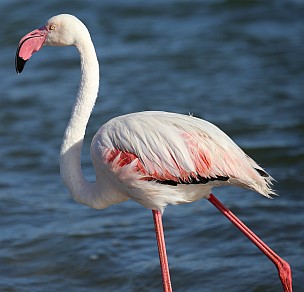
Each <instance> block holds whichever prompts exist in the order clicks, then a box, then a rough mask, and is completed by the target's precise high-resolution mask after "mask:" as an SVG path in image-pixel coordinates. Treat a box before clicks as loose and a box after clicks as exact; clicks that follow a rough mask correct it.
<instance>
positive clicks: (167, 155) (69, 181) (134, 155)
mask: <svg viewBox="0 0 304 292" xmlns="http://www.w3.org/2000/svg"><path fill="white" fill-rule="evenodd" d="M44 45H48V46H75V47H76V48H77V49H78V51H79V54H80V59H81V82H80V86H79V90H78V94H77V97H76V101H75V104H74V106H73V109H72V112H71V117H70V120H69V122H68V125H67V127H66V130H65V133H64V137H63V141H62V145H61V150H60V173H61V177H62V179H63V182H64V183H65V185H66V187H67V188H68V190H69V192H70V194H71V195H72V197H73V198H74V199H75V200H76V201H77V202H79V203H82V204H85V205H87V206H90V207H92V208H96V209H103V208H106V207H108V206H110V205H113V204H116V203H120V202H123V201H126V200H128V199H133V200H134V201H136V202H138V203H139V204H141V205H143V206H144V207H146V208H148V209H151V210H152V213H153V219H154V225H155V232H156V239H157V244H158V251H159V258H160V267H161V274H162V281H163V289H164V291H165V292H168V291H172V286H171V279H170V273H169V266H168V259H167V254H166V247H165V239H164V232H163V225H162V214H163V212H164V209H165V207H166V205H168V204H171V205H177V204H184V203H190V202H193V201H197V200H200V199H202V198H205V199H207V200H209V202H211V203H212V204H213V205H214V206H215V207H216V208H218V209H219V210H220V211H221V212H222V213H223V214H224V215H225V216H226V217H227V218H228V219H229V220H230V221H231V222H232V223H233V224H235V226H236V227H238V228H239V229H240V230H241V231H242V232H243V233H244V235H246V236H247V237H248V238H249V239H250V240H251V241H252V242H253V243H254V244H255V245H256V246H257V247H258V248H259V249H260V250H261V251H262V252H263V253H264V254H265V255H266V256H267V257H268V258H269V259H270V260H271V261H272V262H273V263H274V264H275V265H276V267H277V269H278V274H279V277H280V280H281V282H282V285H283V288H284V291H285V292H287V291H288V292H291V291H292V277H291V268H290V266H289V264H288V263H287V262H286V261H284V260H283V259H282V258H280V257H279V256H278V255H277V254H276V253H275V252H273V251H272V250H271V249H270V248H269V247H268V246H267V245H266V244H265V243H264V242H263V241H262V240H261V239H259V238H258V237H257V236H256V235H255V234H254V233H253V232H252V231H251V230H250V229H249V228H248V227H246V226H245V225H244V224H243V223H242V222H241V221H240V220H239V219H238V218H237V217H236V216H235V215H234V214H233V213H232V212H231V211H230V210H229V209H227V208H226V207H225V206H224V205H223V204H222V203H221V202H220V201H219V200H218V199H217V198H216V197H215V196H214V195H213V194H212V192H211V190H212V188H213V187H217V186H224V185H236V186H241V187H245V188H248V189H251V190H254V191H256V192H258V193H260V194H262V195H263V196H265V197H268V198H270V197H271V196H272V195H275V192H274V191H273V190H272V188H271V186H272V180H273V179H272V177H271V176H270V175H269V174H268V173H267V172H266V171H265V170H264V169H263V168H261V167H260V166H259V165H258V164H257V163H256V162H255V161H254V160H253V159H251V158H250V157H249V156H247V155H246V154H245V153H244V152H243V151H242V150H241V149H240V148H239V147H238V146H237V145H236V144H235V143H234V142H233V141H232V140H231V139H230V138H229V137H228V136H227V135H226V134H225V133H224V132H222V131H221V130H220V129H219V128H217V127H216V126H215V125H213V124H211V123H209V122H207V121H204V120H201V119H198V118H195V117H193V116H187V115H181V114H177V113H169V112H161V111H146V112H138V113H131V114H127V115H124V116H119V117H116V118H114V119H112V120H110V121H108V122H107V123H106V124H104V125H103V126H102V127H101V128H100V129H99V130H98V131H97V133H96V134H95V136H94V138H93V140H92V144H91V157H92V161H93V166H94V168H95V171H96V181H95V182H94V183H90V182H88V181H87V180H86V179H85V178H84V176H83V173H82V170H81V149H82V144H83V139H84V136H85V130H86V126H87V123H88V120H89V117H90V114H91V112H92V109H93V107H94V104H95V101H96V98H97V93H98V87H99V64H98V59H97V56H96V52H95V48H94V45H93V42H92V40H91V36H90V33H89V31H88V29H87V28H86V26H85V25H84V24H83V23H82V22H81V21H80V20H79V19H78V18H76V17H75V16H72V15H69V14H60V15H57V16H54V17H52V18H50V19H49V20H48V21H47V22H46V24H45V25H44V26H42V27H40V28H38V29H36V30H34V31H32V32H30V33H28V34H26V35H25V36H24V37H23V38H22V39H21V40H20V42H19V46H18V48H17V52H16V59H15V66H16V71H17V73H21V72H22V70H23V68H24V65H25V62H26V61H27V60H28V59H30V57H31V56H32V54H33V53H35V52H37V51H39V50H40V49H41V48H42V46H44Z"/></svg>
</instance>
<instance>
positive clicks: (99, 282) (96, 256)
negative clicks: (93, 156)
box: [0, 0, 304, 292]
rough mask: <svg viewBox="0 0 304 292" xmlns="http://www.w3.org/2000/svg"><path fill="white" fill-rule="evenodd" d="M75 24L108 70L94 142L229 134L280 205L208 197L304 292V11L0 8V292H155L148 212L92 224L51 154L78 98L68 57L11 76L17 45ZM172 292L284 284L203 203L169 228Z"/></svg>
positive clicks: (174, 211) (243, 195) (57, 55)
mask: <svg viewBox="0 0 304 292" xmlns="http://www.w3.org/2000/svg"><path fill="white" fill-rule="evenodd" d="M63 12H64V13H70V14H75V15H76V16H78V17H79V18H80V19H81V20H82V21H83V22H85V24H86V25H87V26H88V28H89V29H90V31H91V34H92V38H93V40H94V43H95V46H96V49H97V53H98V56H99V59H100V63H101V73H102V81H101V90H100V99H99V100H98V102H97V104H96V107H95V109H94V113H93V115H92V117H91V120H90V122H89V125H88V129H87V136H86V141H85V144H84V151H83V168H84V171H85V174H86V176H87V177H88V178H93V174H94V173H93V169H92V166H91V162H90V156H89V145H90V140H91V138H92V137H93V135H94V133H95V132H96V131H97V129H98V128H99V126H100V125H101V124H103V123H105V122H106V121H107V120H109V119H110V118H111V117H114V116H117V115H120V114H124V113H128V112H134V111H142V110H166V111H174V112H180V113H185V114H188V113H193V114H194V115H195V116H199V117H202V118H205V119H207V120H209V121H211V122H213V123H215V124H217V125H218V126H220V127H221V128H222V129H223V130H224V131H225V132H227V133H228V134H229V135H230V136H231V137H232V138H233V139H234V140H235V141H236V142H237V143H238V144H239V145H240V146H241V147H242V148H243V149H244V150H245V151H246V152H247V153H248V154H249V155H251V156H252V157H253V158H254V159H255V160H256V161H258V163H260V164H261V165H262V166H264V167H265V168H266V169H267V171H268V172H269V173H270V174H271V175H272V176H273V177H274V178H275V179H276V180H277V183H276V184H275V189H276V190H277V192H278V193H279V194H280V196H279V197H277V198H275V199H274V200H268V199H266V198H263V197H262V196H260V195H258V194H255V193H253V192H250V191H248V190H242V189H237V188H223V189H218V190H215V191H214V192H215V194H217V195H218V196H219V198H220V199H221V200H222V201H223V202H224V203H225V204H227V205H228V206H229V207H230V208H231V209H232V210H233V211H234V212H235V213H236V214H237V215H238V216H239V217H240V218H241V219H242V220H244V221H245V222H246V223H247V224H248V225H249V227H251V228H252V229H253V230H254V231H255V232H256V233H257V234H258V235H259V236H261V238H262V239H263V240H264V241H265V242H266V243H267V244H269V245H270V246H271V247H272V248H273V249H274V250H275V251H276V252H277V253H278V254H280V255H281V256H282V257H283V258H284V259H286V260H287V261H288V262H289V263H290V264H291V266H292V268H293V278H294V290H295V291H302V290H303V289H304V288H303V287H304V272H303V269H304V229H303V222H304V215H303V209H304V203H303V198H304V193H303V188H304V182H303V177H304V147H303V141H304V123H303V118H304V113H303V111H304V99H303V92H304V81H303V80H304V78H303V77H304V69H303V68H304V55H303V51H304V49H303V47H304V40H303V39H304V24H303V21H304V20H303V19H304V3H303V2H302V1H296V0H294V1H291V0H290V1H275V0H269V1H232V0H231V1H228V0H227V1H224V0H218V1H160V0H156V1H135V0H133V1H122V0H121V1H97V0H96V1H93V0H91V1H76V0H73V1H61V0H60V1H59V0H53V1H44V2H43V1H21V0H15V1H14V0H10V1H2V2H1V4H0V16H1V26H0V44H1V48H0V50H1V59H0V62H1V66H0V78H1V82H0V92H1V99H0V104H1V110H0V125H1V126H0V133H1V140H0V155H1V156H0V157H1V159H0V171H1V176H0V198H1V204H0V226H1V227H0V228H1V229H0V230H1V232H0V290H1V291H56V290H58V291H161V290H162V285H161V279H160V272H159V263H158V255H157V249H156V243H155V236H154V231H153V223H152V216H151V212H150V211H148V210H146V209H144V208H143V207H142V206H140V205H138V204H136V203H135V202H132V201H128V202H126V203H123V204H120V205H115V206H112V207H110V208H108V209H106V210H101V211H97V210H93V209H90V208H87V207H85V206H82V205H79V204H76V203H75V202H74V201H73V200H72V199H71V198H70V196H69V195H68V192H67V190H66V189H65V188H64V186H63V185H62V183H61V180H60V177H59V168H58V152H59V147H60V143H61V139H62V135H63V131H64V128H65V125H66V123H67V120H68V117H69V112H70V108H71V106H72V103H73V100H74V97H75V96H76V91H77V87H78V82H79V59H78V55H77V51H76V50H75V49H74V48H55V47H52V48H50V47H47V48H43V50H42V51H41V52H39V53H38V54H36V55H35V56H34V57H33V58H32V59H31V60H30V61H29V62H28V64H27V66H26V68H25V71H24V73H23V74H22V75H19V76H17V75H16V74H15V71H14V54H15V50H16V46H17V44H18V42H19V40H20V39H21V37H22V36H23V35H24V34H26V33H27V32H29V31H31V30H33V29H35V28H37V27H40V26H41V25H43V24H44V23H45V21H46V20H47V19H48V18H50V17H51V16H53V15H56V14H59V13H63ZM164 225H165V232H166V239H167V248H168V254H169V262H170V267H171V273H172V282H173V288H174V290H175V291H220V290H223V289H225V291H233V292H235V291H281V290H282V289H281V284H280V282H279V279H278V276H277V272H276V269H275V268H274V266H273V265H272V263H271V262H270V261H269V260H268V259H267V258H266V257H265V256H264V255H263V254H261V253H260V251H259V250H258V249H257V248H256V247H255V246H253V245H252V244H251V243H250V242H249V241H248V240H247V239H246V238H244V236H243V235H241V233H239V231H238V230H236V229H235V228H234V227H233V226H232V225H231V224H230V223H229V222H228V221H227V219H225V218H224V217H223V216H222V215H220V214H219V212H218V211H217V210H216V209H215V208H214V207H213V206H212V205H211V204H209V203H208V202H207V201H205V200H203V201H200V202H197V203H193V204H189V205H183V206H174V207H168V208H167V209H166V211H165V213H164Z"/></svg>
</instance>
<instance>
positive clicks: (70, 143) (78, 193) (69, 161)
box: [60, 38, 99, 204]
mask: <svg viewBox="0 0 304 292" xmlns="http://www.w3.org/2000/svg"><path fill="white" fill-rule="evenodd" d="M76 47H77V49H78V51H79V53H80V60H81V82H80V86H79V90H78V94H77V98H76V101H75V104H74V107H73V109H72V113H71V117H70V121H69V123H68V125H67V128H66V130H65V134H64V137H63V142H62V145H61V151H60V173H61V177H62V179H63V181H64V183H65V185H66V186H67V188H68V189H69V191H70V193H71V195H72V196H73V197H74V199H75V200H76V201H78V202H81V203H84V204H86V203H87V200H90V197H91V196H93V193H94V188H95V184H94V183H89V182H87V181H86V179H85V178H84V176H83V173H82V170H81V149H82V144H83V138H84V135H85V130H86V126H87V123H88V120H89V118H90V115H91V112H92V109H93V107H94V104H95V101H96V98H97V94H98V87H99V64H98V60H97V56H96V52H95V49H94V45H93V43H92V41H91V38H85V39H84V40H83V41H82V42H79V43H77V45H76Z"/></svg>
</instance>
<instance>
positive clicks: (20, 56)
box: [15, 14, 90, 73]
mask: <svg viewBox="0 0 304 292" xmlns="http://www.w3.org/2000/svg"><path fill="white" fill-rule="evenodd" d="M79 32H83V33H81V34H80V33H79ZM80 35H82V36H90V35H89V32H88V30H87V28H86V27H85V25H84V24H83V23H82V22H81V21H80V20H79V19H78V18H76V17H75V16H73V15H69V14H60V15H57V16H54V17H52V18H50V19H49V20H48V21H47V23H46V24H45V25H44V26H42V27H40V28H38V29H35V30H33V31H31V32H29V33H28V34H26V35H25V36H24V37H23V38H22V39H21V40H20V42H19V45H18V48H17V52H16V58H15V67H16V72H17V73H21V72H22V70H23V68H24V65H25V63H26V61H27V60H29V59H30V58H31V56H32V55H33V54H34V53H35V52H37V51H39V50H40V49H41V48H42V46H44V45H47V46H73V45H77V43H78V42H80V41H81V40H82V39H83V38H80V37H79V36H80Z"/></svg>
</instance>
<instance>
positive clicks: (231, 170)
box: [92, 112, 273, 203]
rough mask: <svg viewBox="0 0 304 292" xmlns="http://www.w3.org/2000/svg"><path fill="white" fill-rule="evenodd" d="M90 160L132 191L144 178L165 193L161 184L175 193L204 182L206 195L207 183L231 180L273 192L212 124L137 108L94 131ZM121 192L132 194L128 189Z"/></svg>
mask: <svg viewBox="0 0 304 292" xmlns="http://www.w3.org/2000/svg"><path fill="white" fill-rule="evenodd" d="M92 158H93V162H94V166H95V168H98V166H97V165H96V164H99V165H100V164H102V165H103V170H104V171H103V174H104V172H107V174H108V177H109V176H111V174H112V175H113V176H114V177H115V182H113V183H114V184H115V185H123V186H126V185H128V184H129V186H130V185H132V187H131V190H132V189H136V186H135V185H136V184H138V183H140V187H141V188H142V187H143V186H142V182H145V183H147V182H150V185H151V183H157V187H156V188H157V189H158V190H160V191H161V190H162V191H166V192H168V188H163V187H162V186H161V185H167V186H170V187H171V190H172V188H174V187H179V188H178V190H179V192H180V191H181V188H180V187H181V185H184V186H185V185H200V186H202V185H203V186H204V187H205V193H204V195H203V196H207V193H208V195H209V193H210V190H211V187H213V186H216V185H221V184H229V183H232V184H236V185H241V186H245V187H248V188H251V189H254V190H256V191H258V192H260V193H261V194H263V195H265V196H269V194H272V193H273V191H272V190H271V189H270V187H269V184H270V183H271V177H270V176H269V175H268V174H267V173H266V172H265V171H264V170H263V169H262V168H261V167H259V166H258V165H257V164H256V163H255V162H254V161H253V160H252V159H251V158H249V157H248V156H247V155H246V154H245V153H244V152H243V151H242V150H241V149H240V148H239V147H238V146H237V145H236V144H235V143H234V142H233V141H232V140H231V139H230V138H229V137H228V136H227V135H226V134H225V133H224V132H222V131H221V130H220V129H219V128H217V127H216V126H215V125H213V124H211V123H209V122H206V121H204V120H201V119H198V118H195V117H192V116H185V115H181V114H175V113H166V112H141V113H134V114H128V115H125V116H120V117H117V118H115V119H112V120H110V121H109V122H108V123H106V124H105V125H104V126H102V127H101V128H100V130H99V131H98V132H97V134H96V135H95V137H94V139H93V142H92ZM96 170H97V169H96ZM153 186H155V184H154V185H153ZM207 186H208V188H206V187H207ZM146 188H147V186H146ZM121 191H122V192H124V193H127V194H128V195H130V189H129V190H127V191H126V189H125V188H124V189H123V188H121ZM182 191H185V190H184V189H182ZM195 191H196V192H197V191H198V190H197V189H196V190H195ZM131 193H132V191H131ZM131 197H132V198H134V197H133V196H132V194H131ZM136 197H138V196H136ZM200 197H201V196H197V195H196V196H195V199H198V198H200ZM183 198H185V195H183ZM135 199H136V198H135ZM178 201H179V202H182V199H178ZM186 201H187V200H186V199H185V202H186ZM190 201H193V199H190ZM141 203H142V202H141Z"/></svg>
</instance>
